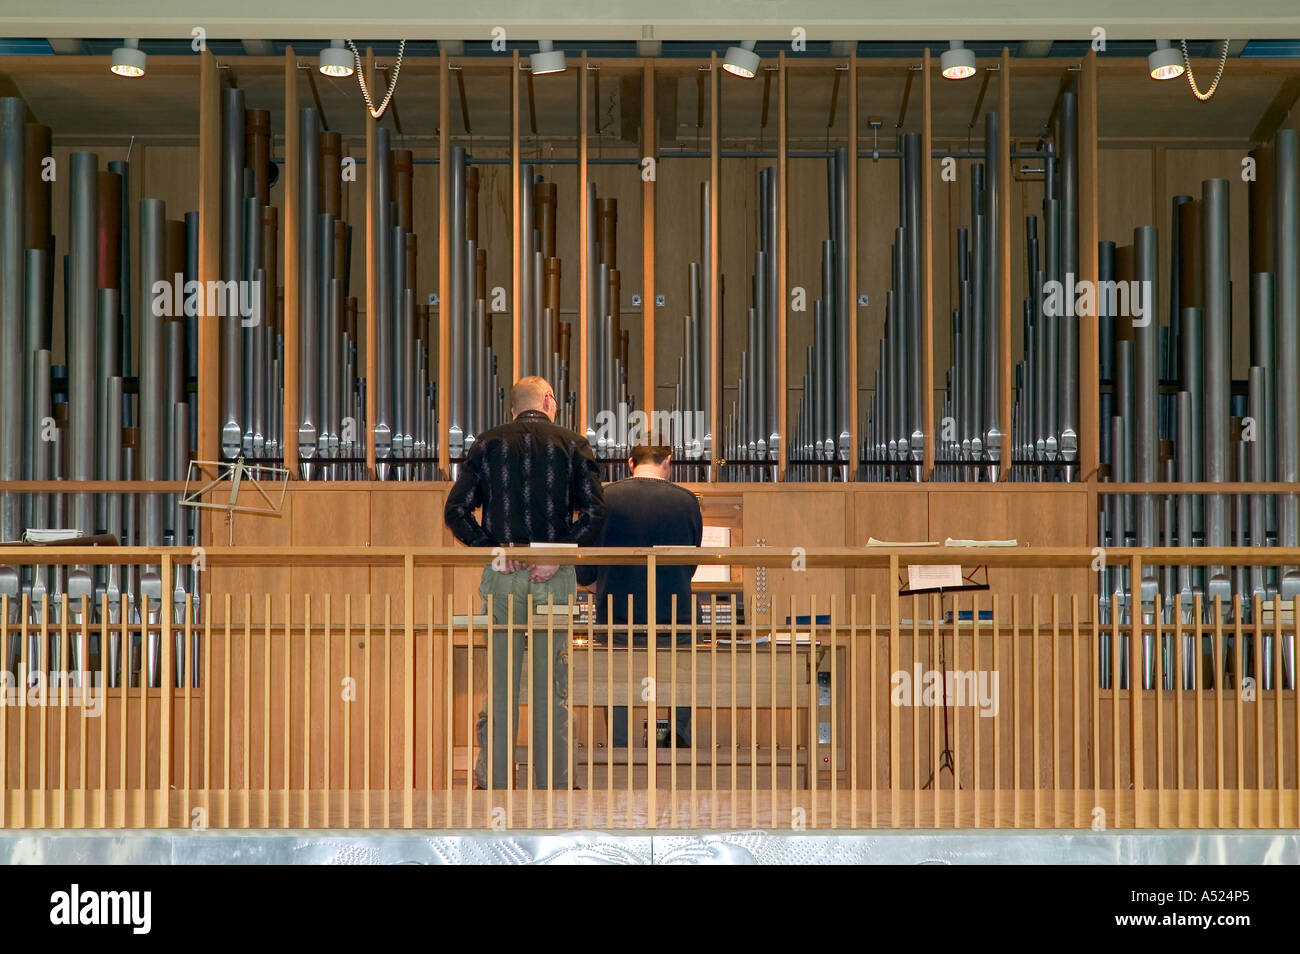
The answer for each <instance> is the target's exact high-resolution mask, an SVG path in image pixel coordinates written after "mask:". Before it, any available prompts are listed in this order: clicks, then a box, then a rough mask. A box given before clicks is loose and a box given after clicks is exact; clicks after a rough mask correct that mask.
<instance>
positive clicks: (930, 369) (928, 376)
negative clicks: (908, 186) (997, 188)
mask: <svg viewBox="0 0 1300 954" xmlns="http://www.w3.org/2000/svg"><path fill="white" fill-rule="evenodd" d="M932 65H933V64H931V62H930V48H929V47H926V49H925V55H924V58H923V61H922V64H921V112H922V126H921V168H922V170H923V172H922V174H921V214H922V219H921V222H922V225H921V228H922V233H923V234H922V237H921V242H922V245H921V257H922V262H923V268H924V276H925V277H924V278H923V279H922V283H921V288H922V292H921V295H922V298H921V336H922V352H921V388H922V391H921V433H922V434H923V435H924V437H925V444H924V448H925V449H924V450H923V451H922V458H921V473H922V475H923V477H922V479H924V480H929V479H930V478H931V476H932V475H933V473H934V425H935V422H934V183H932V182H931V181H930V178H931V176H930V168H931V166H932V165H933V163H932V161H931V159H930V152H931V150H932V149H933V143H934V129H933V114H932V112H931V109H932V103H931V80H932V78H933V77H932V75H931V73H932ZM1004 122H1005V120H1004ZM1006 168H1007V172H1006V175H1008V176H1009V175H1010V167H1009V166H1008V167H1006ZM1004 178H1005V176H1004ZM1005 194H1009V192H1008V193H1005ZM1007 214H1008V217H1009V216H1010V212H1008V213H1007ZM1008 220H1009V219H1008ZM1009 255H1010V253H1008V256H1009ZM1008 274H1010V273H1009V272H1008ZM1009 348H1010V345H1008V349H1009ZM1007 430H1008V431H1009V430H1010V428H1009V427H1008V428H1007ZM1006 443H1007V444H1008V445H1009V444H1010V441H1009V440H1008V441H1007V442H1006ZM935 789H936V790H937V789H938V785H936V786H935Z"/></svg>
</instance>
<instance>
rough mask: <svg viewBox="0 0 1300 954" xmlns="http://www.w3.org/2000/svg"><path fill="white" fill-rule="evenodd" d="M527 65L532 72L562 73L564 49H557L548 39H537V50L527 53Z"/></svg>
mask: <svg viewBox="0 0 1300 954" xmlns="http://www.w3.org/2000/svg"><path fill="white" fill-rule="evenodd" d="M528 65H529V66H530V67H532V70H533V73H534V74H538V73H563V72H564V70H565V62H564V51H563V50H557V49H556V48H555V44H554V43H552V42H551V41H550V40H538V41H537V52H536V53H530V54H529V55H528Z"/></svg>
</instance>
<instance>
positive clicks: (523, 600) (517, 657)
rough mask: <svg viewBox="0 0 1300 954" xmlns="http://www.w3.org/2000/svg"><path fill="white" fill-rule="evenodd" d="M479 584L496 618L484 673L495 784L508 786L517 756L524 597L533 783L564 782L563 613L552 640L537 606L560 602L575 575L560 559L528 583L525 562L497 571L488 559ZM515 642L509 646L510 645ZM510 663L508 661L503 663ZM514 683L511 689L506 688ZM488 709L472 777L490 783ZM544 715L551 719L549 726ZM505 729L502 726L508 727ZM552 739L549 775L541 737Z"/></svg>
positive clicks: (565, 635)
mask: <svg viewBox="0 0 1300 954" xmlns="http://www.w3.org/2000/svg"><path fill="white" fill-rule="evenodd" d="M478 591H479V593H480V595H482V597H483V604H484V607H485V608H486V606H487V604H488V597H489V596H490V597H491V598H492V599H491V603H492V620H493V622H494V623H495V624H496V626H495V628H494V631H493V633H492V652H491V656H490V660H489V666H490V667H491V668H490V670H489V673H488V675H489V678H490V679H491V684H492V712H491V714H490V718H491V720H492V787H493V788H505V787H506V782H507V779H508V778H509V773H510V772H511V771H512V768H513V762H514V744H513V743H514V740H515V739H516V738H517V737H518V734H519V686H520V683H521V681H522V677H523V669H524V646H525V643H526V642H527V635H528V630H527V628H526V626H525V625H524V624H526V623H527V621H528V603H529V600H531V601H532V604H533V607H534V616H533V647H532V650H533V652H532V670H533V671H532V673H531V678H532V681H531V682H530V683H529V689H528V710H529V712H530V713H531V714H532V722H533V785H534V787H535V788H547V787H548V782H549V785H550V786H551V787H554V788H568V787H569V750H568V733H569V710H568V696H569V647H568V618H567V617H563V616H561V617H556V621H555V625H554V626H553V629H554V645H552V640H551V635H550V634H548V633H547V629H546V621H547V617H546V616H545V615H542V616H538V615H536V610H537V609H539V608H543V609H544V608H545V606H546V604H547V601H548V600H551V599H553V600H554V601H555V605H556V606H564V605H566V604H567V603H568V602H569V599H570V598H571V597H572V596H573V595H574V594H575V593H576V592H577V578H576V575H575V572H574V569H573V567H572V566H561V567H560V569H559V570H558V571H557V572H556V574H555V576H553V577H551V578H550V579H549V580H547V581H546V582H545V583H530V582H529V581H528V568H527V567H525V568H524V569H522V570H520V571H519V572H517V573H498V572H497V571H496V570H494V569H492V567H491V566H487V567H484V568H483V579H482V580H481V582H480V583H479V587H478ZM512 596H513V597H514V602H513V609H514V624H515V629H514V634H513V640H512V638H511V631H510V630H509V629H507V628H506V625H505V624H507V623H509V622H510V610H511V605H512V604H511V600H510V598H511V597H512ZM512 642H513V645H511V644H512ZM548 659H550V660H552V664H551V665H552V669H551V676H552V677H553V679H554V693H553V694H550V698H551V705H550V706H549V707H548V706H547V705H546V699H547V696H548V693H547V660H548ZM507 667H509V668H507ZM511 688H513V690H514V691H513V692H511ZM488 718H489V715H488V714H484V713H480V714H479V719H478V742H479V754H478V758H477V759H476V760H475V763H474V779H475V781H476V782H477V784H478V785H479V786H480V787H481V788H487V787H488V777H487V761H486V753H487V749H488V739H487V736H488V732H487V723H488ZM548 719H549V726H548ZM507 725H508V726H509V727H510V728H509V729H508V730H507V731H502V729H503V728H504V727H505V726H507ZM548 737H549V738H550V740H551V752H552V754H553V756H554V758H555V765H554V767H553V769H552V774H551V778H550V779H549V780H548V779H547V749H546V740H547V738H548Z"/></svg>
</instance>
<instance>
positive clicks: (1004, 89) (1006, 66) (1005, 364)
mask: <svg viewBox="0 0 1300 954" xmlns="http://www.w3.org/2000/svg"><path fill="white" fill-rule="evenodd" d="M1000 77H1001V83H1000V84H999V85H1000V93H1001V113H1002V116H1001V122H999V123H998V130H999V135H998V139H999V142H998V156H999V164H1000V165H1001V166H1002V175H1001V177H1000V178H999V180H998V182H999V186H1000V190H999V191H1000V192H1001V195H1000V196H999V197H998V203H999V210H1000V212H999V217H998V224H997V227H998V228H999V229H1001V230H1002V239H1001V243H1000V244H1001V247H1002V261H1001V262H1000V263H999V265H1000V268H999V276H1000V277H999V282H1000V283H1001V286H1002V294H1001V301H1002V313H1001V314H1000V315H999V316H998V320H999V321H1000V322H1001V323H1002V331H1001V333H1000V334H999V341H1000V344H1001V346H1002V353H1001V354H1000V355H999V356H998V360H999V361H1000V362H1001V364H1002V372H1001V373H1002V395H1001V401H1002V411H1001V413H1000V414H999V415H998V421H999V423H1000V425H1001V427H1002V453H1001V457H1000V459H1001V463H1002V472H1001V474H1000V475H999V479H1001V480H1008V479H1009V478H1010V477H1011V458H1012V450H1013V449H1012V441H1011V51H1010V50H1009V49H1008V48H1007V47H1005V46H1004V47H1003V48H1002V65H1001V70H1000ZM925 161H926V162H927V163H928V162H929V161H930V160H929V158H928V157H927V158H926V160H925Z"/></svg>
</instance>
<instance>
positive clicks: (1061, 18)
mask: <svg viewBox="0 0 1300 954" xmlns="http://www.w3.org/2000/svg"><path fill="white" fill-rule="evenodd" d="M2 6H3V9H2V10H0V35H4V36H13V37H96V36H138V37H178V38H179V37H188V36H189V35H190V33H191V31H192V30H193V28H194V27H196V26H201V27H203V28H204V29H205V30H206V31H207V34H208V36H211V37H237V38H240V39H263V38H266V39H273V38H283V37H302V38H308V39H310V38H326V37H336V36H367V37H373V38H384V37H393V38H398V37H406V38H409V39H439V38H445V39H467V40H469V39H486V38H488V37H489V36H490V34H491V31H492V29H493V27H502V28H504V29H505V30H506V34H507V37H509V38H512V39H513V38H520V39H523V38H529V39H548V38H549V39H556V40H571V39H591V40H602V39H622V40H636V39H658V40H699V39H712V38H719V37H737V38H739V37H744V38H749V39H756V40H777V39H784V38H788V37H790V36H791V30H792V29H793V28H795V27H802V28H804V29H805V30H806V31H807V38H808V39H809V40H833V39H834V40H838V39H859V40H909V39H917V38H918V37H921V36H931V35H933V34H934V33H935V32H936V29H937V28H941V29H943V30H946V31H947V32H949V33H951V34H952V35H953V36H954V37H960V38H963V39H968V40H979V39H996V40H1022V39H1023V40H1032V39H1052V40H1065V39H1076V38H1078V39H1082V38H1087V37H1088V36H1090V34H1091V31H1092V30H1093V29H1094V28H1095V27H1102V28H1104V29H1105V30H1106V32H1107V37H1108V38H1109V39H1114V40H1123V39H1151V38H1154V37H1175V38H1177V37H1187V38H1193V37H1195V38H1198V39H1209V38H1213V39H1225V38H1227V39H1244V38H1251V39H1260V38H1279V37H1281V38H1289V37H1296V36H1300V3H1298V2H1297V0H1234V2H1230V3H1229V2H1225V0H1086V2H1073V3H1067V2H1062V0H906V2H903V0H703V2H702V0H475V2H474V3H472V4H467V3H465V2H464V0H383V2H382V3H380V4H373V3H365V2H361V0H222V2H221V3H220V4H216V3H213V0H165V2H159V0H6V2H5V3H4V4H3V5H2ZM647 33H649V34H650V35H647Z"/></svg>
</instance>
